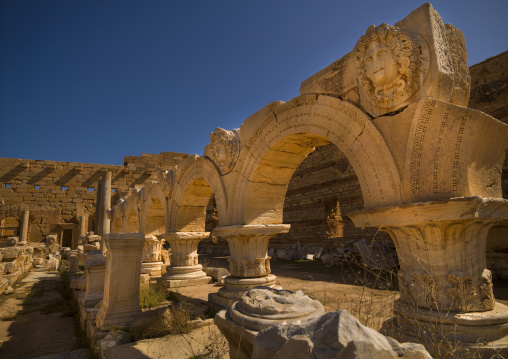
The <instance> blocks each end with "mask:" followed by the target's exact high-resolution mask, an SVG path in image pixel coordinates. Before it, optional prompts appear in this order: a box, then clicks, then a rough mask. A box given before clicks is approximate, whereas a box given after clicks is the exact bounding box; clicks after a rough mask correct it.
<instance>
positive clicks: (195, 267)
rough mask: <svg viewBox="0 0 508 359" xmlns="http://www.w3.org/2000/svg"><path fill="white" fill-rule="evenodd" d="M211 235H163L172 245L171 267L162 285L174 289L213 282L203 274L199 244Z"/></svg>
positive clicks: (197, 233)
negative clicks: (199, 262) (199, 260)
mask: <svg viewBox="0 0 508 359" xmlns="http://www.w3.org/2000/svg"><path fill="white" fill-rule="evenodd" d="M209 235H210V232H171V233H165V234H163V235H162V238H163V239H165V240H166V241H168V242H169V244H170V245H171V265H170V266H168V267H166V274H164V275H163V276H162V278H161V281H160V283H161V284H162V285H164V286H166V287H169V288H173V287H184V286H192V285H200V284H208V283H211V282H212V281H213V280H212V278H211V277H208V276H207V275H206V273H205V272H203V266H202V265H201V264H198V243H199V241H200V240H202V239H203V238H207V237H208V236H209Z"/></svg>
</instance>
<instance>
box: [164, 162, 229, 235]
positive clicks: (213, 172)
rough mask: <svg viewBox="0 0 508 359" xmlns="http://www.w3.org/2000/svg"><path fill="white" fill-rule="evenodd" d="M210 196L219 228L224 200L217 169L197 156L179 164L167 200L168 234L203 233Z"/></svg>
mask: <svg viewBox="0 0 508 359" xmlns="http://www.w3.org/2000/svg"><path fill="white" fill-rule="evenodd" d="M212 194H215V200H216V203H217V212H218V217H219V225H220V223H221V220H223V218H224V216H225V213H226V207H227V198H226V191H225V189H224V185H223V183H222V180H221V177H220V175H219V172H218V170H217V168H216V167H215V165H214V164H212V162H211V161H210V160H208V159H206V158H203V157H199V156H197V155H194V156H191V157H188V158H187V159H186V160H184V161H183V162H180V163H179V164H178V167H177V170H176V181H175V187H174V190H173V195H172V197H171V200H170V212H169V213H170V216H169V218H170V224H169V228H170V231H172V232H204V230H205V218H206V206H207V204H208V202H209V200H210V197H211V196H212Z"/></svg>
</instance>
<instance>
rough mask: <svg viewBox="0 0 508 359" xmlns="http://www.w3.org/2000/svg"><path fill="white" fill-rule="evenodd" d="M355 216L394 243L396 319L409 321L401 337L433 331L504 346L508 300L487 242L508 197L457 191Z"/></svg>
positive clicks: (434, 336) (401, 323)
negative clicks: (500, 296)
mask: <svg viewBox="0 0 508 359" xmlns="http://www.w3.org/2000/svg"><path fill="white" fill-rule="evenodd" d="M350 217H351V219H352V220H353V222H354V224H355V225H356V226H358V227H370V226H373V227H380V229H381V230H383V231H386V232H388V233H389V234H390V236H391V237H392V239H393V241H394V243H395V247H396V249H397V255H398V258H399V262H400V271H399V288H400V299H399V300H398V301H397V302H396V305H395V314H396V323H397V325H396V327H398V328H402V327H404V328H406V331H405V337H403V338H400V339H404V340H414V338H416V337H417V338H420V339H421V338H423V337H426V336H428V338H429V341H432V340H434V341H435V340H443V339H444V338H447V339H452V340H456V341H460V342H462V343H463V344H464V343H465V344H464V345H466V346H469V347H476V346H477V345H479V344H481V345H482V346H489V345H491V347H496V348H498V347H500V345H501V344H500V343H502V342H505V344H504V345H505V347H506V343H508V307H507V306H505V305H503V304H500V303H496V301H495V299H494V295H493V291H492V276H491V273H490V271H489V270H488V269H486V254H485V244H486V238H487V233H488V231H489V229H490V228H491V227H492V226H493V225H495V224H496V223H497V222H499V221H500V220H502V219H503V218H506V217H508V200H503V199H498V198H481V197H459V198H453V199H450V200H446V201H434V202H425V203H416V204H409V205H403V206H396V207H385V208H379V209H374V210H367V211H361V212H357V213H354V214H351V215H350ZM415 323H417V324H415ZM407 328H412V329H411V330H407ZM395 335H397V334H395ZM485 344H487V345H485ZM501 346H502V345H501Z"/></svg>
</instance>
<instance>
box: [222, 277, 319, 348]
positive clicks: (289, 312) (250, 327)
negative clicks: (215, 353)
mask: <svg viewBox="0 0 508 359" xmlns="http://www.w3.org/2000/svg"><path fill="white" fill-rule="evenodd" d="M322 314H324V308H323V306H322V305H321V303H319V302H318V301H317V300H315V299H312V298H310V297H308V296H306V295H304V294H303V293H302V292H301V291H298V292H296V293H293V292H291V291H287V290H276V289H272V288H267V287H257V288H254V289H251V290H249V291H248V292H247V293H245V294H244V296H243V297H242V298H241V299H240V301H238V302H235V303H234V304H233V305H232V306H231V307H229V308H228V309H226V310H221V311H220V312H219V313H217V315H216V316H215V319H214V322H215V324H216V325H217V327H218V328H219V330H220V331H221V333H222V334H223V335H224V336H225V337H226V339H227V340H228V342H229V348H230V350H229V355H230V357H231V358H251V355H252V350H253V345H254V337H255V336H256V334H258V332H259V331H261V330H263V329H265V328H268V327H270V326H272V325H275V324H278V323H283V322H284V323H290V322H295V321H303V320H306V319H310V318H315V317H319V316H321V315H322Z"/></svg>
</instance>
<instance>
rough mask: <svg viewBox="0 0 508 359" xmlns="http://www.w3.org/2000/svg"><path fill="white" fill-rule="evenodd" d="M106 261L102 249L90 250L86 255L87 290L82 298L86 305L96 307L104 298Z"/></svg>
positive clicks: (83, 303)
mask: <svg viewBox="0 0 508 359" xmlns="http://www.w3.org/2000/svg"><path fill="white" fill-rule="evenodd" d="M106 262H107V260H106V257H105V256H104V255H103V254H102V251H101V250H100V249H95V250H93V251H90V252H88V254H87V255H86V261H85V276H86V286H85V290H86V292H85V295H84V296H83V298H82V300H81V303H82V305H83V306H84V307H87V308H88V307H94V306H95V305H96V304H97V303H99V302H100V301H101V300H102V298H103V295H104V282H105V276H106Z"/></svg>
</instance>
